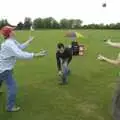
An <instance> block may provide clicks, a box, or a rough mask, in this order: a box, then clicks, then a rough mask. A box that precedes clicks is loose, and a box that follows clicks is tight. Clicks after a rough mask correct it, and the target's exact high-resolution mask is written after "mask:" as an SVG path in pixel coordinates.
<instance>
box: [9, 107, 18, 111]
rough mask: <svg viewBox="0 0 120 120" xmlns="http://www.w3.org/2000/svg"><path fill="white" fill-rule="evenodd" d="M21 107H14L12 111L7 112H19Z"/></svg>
mask: <svg viewBox="0 0 120 120" xmlns="http://www.w3.org/2000/svg"><path fill="white" fill-rule="evenodd" d="M19 110H20V107H13V108H12V109H11V110H7V112H18V111H19Z"/></svg>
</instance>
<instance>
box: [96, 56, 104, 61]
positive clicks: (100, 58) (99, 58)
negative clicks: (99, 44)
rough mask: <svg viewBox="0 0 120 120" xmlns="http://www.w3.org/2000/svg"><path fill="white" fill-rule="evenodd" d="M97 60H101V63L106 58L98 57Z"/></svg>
mask: <svg viewBox="0 0 120 120" xmlns="http://www.w3.org/2000/svg"><path fill="white" fill-rule="evenodd" d="M97 59H98V60H101V61H104V60H105V57H104V56H102V55H98V57H97Z"/></svg>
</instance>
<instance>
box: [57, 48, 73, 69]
mask: <svg viewBox="0 0 120 120" xmlns="http://www.w3.org/2000/svg"><path fill="white" fill-rule="evenodd" d="M60 59H62V61H63V62H64V61H67V63H68V64H69V63H70V61H71V60H72V50H71V48H65V50H64V52H63V53H60V52H59V51H57V53H56V60H57V67H58V70H61V63H60Z"/></svg>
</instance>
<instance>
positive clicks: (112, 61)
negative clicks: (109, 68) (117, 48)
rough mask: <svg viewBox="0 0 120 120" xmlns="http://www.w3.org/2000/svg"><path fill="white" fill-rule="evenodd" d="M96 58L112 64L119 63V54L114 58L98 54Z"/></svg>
mask: <svg viewBox="0 0 120 120" xmlns="http://www.w3.org/2000/svg"><path fill="white" fill-rule="evenodd" d="M98 59H99V60H101V61H105V62H108V63H110V64H113V65H119V64H120V55H118V57H117V58H116V59H109V58H107V57H104V56H102V55H99V56H98Z"/></svg>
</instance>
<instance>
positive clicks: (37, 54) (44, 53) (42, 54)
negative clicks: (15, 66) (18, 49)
mask: <svg viewBox="0 0 120 120" xmlns="http://www.w3.org/2000/svg"><path fill="white" fill-rule="evenodd" d="M46 55H47V51H45V50H42V51H40V52H39V53H35V54H34V57H44V56H46Z"/></svg>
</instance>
